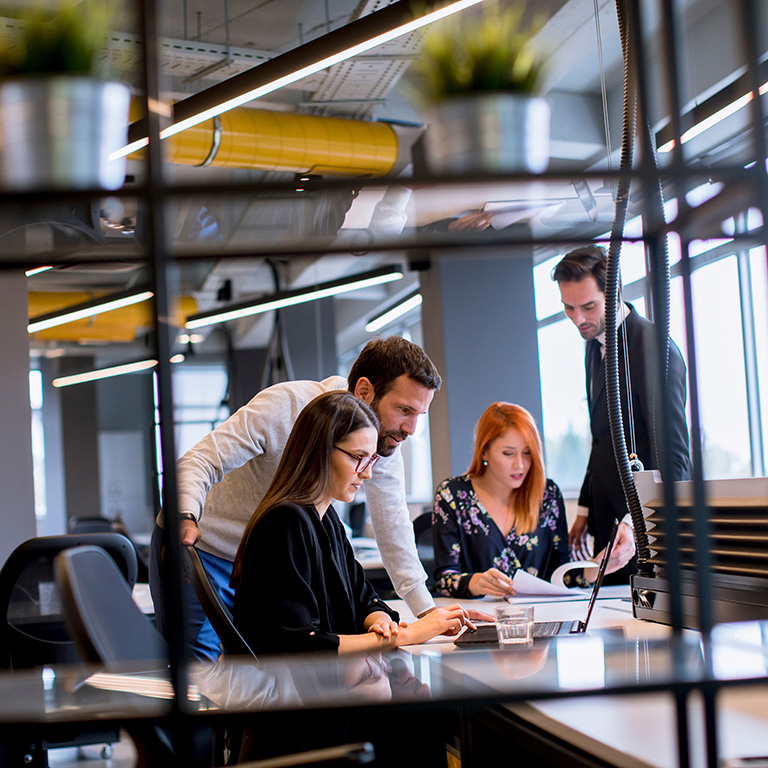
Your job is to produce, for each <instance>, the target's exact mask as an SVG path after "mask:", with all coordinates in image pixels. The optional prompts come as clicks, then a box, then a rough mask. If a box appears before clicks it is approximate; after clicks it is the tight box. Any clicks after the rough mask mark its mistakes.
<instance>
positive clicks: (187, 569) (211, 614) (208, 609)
mask: <svg viewBox="0 0 768 768" xmlns="http://www.w3.org/2000/svg"><path fill="white" fill-rule="evenodd" d="M181 562H182V567H183V569H184V575H185V576H186V577H187V580H188V581H189V583H190V584H191V585H192V588H193V589H194V590H195V595H197V599H198V600H199V601H200V605H201V606H202V607H203V611H204V612H205V615H206V617H207V618H208V621H210V622H211V625H212V626H213V629H214V631H215V632H216V634H217V635H218V636H219V640H220V641H221V649H222V651H223V652H224V653H225V654H226V655H227V656H251V657H253V658H256V654H255V653H254V652H253V651H252V650H251V647H250V646H249V645H248V643H247V642H246V641H245V639H244V638H243V636H242V635H241V634H240V632H238V630H237V627H235V625H234V623H233V621H232V614H231V613H230V611H229V608H227V606H226V605H224V603H223V602H222V600H221V597H220V596H219V593H218V592H217V591H216V589H215V588H214V586H213V584H211V580H210V579H209V578H208V574H207V573H206V570H205V566H204V565H203V561H202V560H201V559H200V553H199V552H198V551H197V550H196V549H195V548H194V547H193V546H186V547H184V549H183V553H182V560H181Z"/></svg>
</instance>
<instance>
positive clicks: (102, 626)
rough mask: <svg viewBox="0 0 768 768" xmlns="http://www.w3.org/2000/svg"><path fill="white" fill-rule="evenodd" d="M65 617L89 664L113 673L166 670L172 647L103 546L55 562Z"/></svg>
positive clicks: (79, 549)
mask: <svg viewBox="0 0 768 768" xmlns="http://www.w3.org/2000/svg"><path fill="white" fill-rule="evenodd" d="M54 569H55V573H56V583H57V585H58V587H59V591H60V593H61V603H62V608H63V609H64V618H65V621H66V624H67V628H68V630H69V632H70V635H71V636H72V637H73V638H74V640H75V642H76V643H77V647H78V648H79V650H80V653H81V655H82V657H83V659H84V660H85V661H90V662H97V663H101V664H103V665H104V666H105V667H106V668H107V669H109V670H119V669H127V668H131V669H134V668H136V667H138V666H141V667H143V668H145V669H162V668H164V667H166V666H167V665H168V646H167V645H166V643H165V640H163V638H162V636H161V635H160V633H159V632H158V631H157V630H156V629H155V627H153V626H152V624H150V622H149V620H148V619H147V617H146V616H144V614H143V613H142V612H141V610H140V609H139V607H138V606H137V605H136V603H135V602H134V601H133V598H132V597H131V589H130V586H129V585H128V583H127V582H126V580H125V579H124V578H123V576H122V574H121V573H120V570H119V569H118V567H117V565H116V564H115V561H114V560H113V559H112V558H111V557H110V556H109V555H108V554H107V552H106V551H105V550H103V549H102V548H101V547H97V546H88V545H86V546H82V547H73V548H72V549H65V550H64V551H62V552H61V553H60V554H59V555H57V557H56V559H55V562H54Z"/></svg>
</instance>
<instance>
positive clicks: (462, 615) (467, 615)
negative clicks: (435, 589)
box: [401, 603, 493, 636]
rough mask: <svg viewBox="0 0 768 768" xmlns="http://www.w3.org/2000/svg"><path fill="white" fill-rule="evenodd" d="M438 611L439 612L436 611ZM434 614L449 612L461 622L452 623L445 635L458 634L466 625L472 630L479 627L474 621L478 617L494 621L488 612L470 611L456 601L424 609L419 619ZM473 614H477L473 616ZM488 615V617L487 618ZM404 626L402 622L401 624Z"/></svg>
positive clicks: (481, 619)
mask: <svg viewBox="0 0 768 768" xmlns="http://www.w3.org/2000/svg"><path fill="white" fill-rule="evenodd" d="M436 611H437V613H435V612H436ZM430 614H433V615H432V618H437V616H438V615H443V614H448V615H450V616H451V618H453V619H458V620H459V624H457V625H452V626H451V627H450V629H448V630H446V631H445V632H443V634H444V635H449V636H453V635H458V634H459V632H461V630H462V629H464V627H469V628H470V629H472V630H475V629H477V627H476V626H475V625H474V624H473V623H472V621H473V620H475V621H477V620H478V617H480V618H479V620H480V621H493V616H488V614H483V613H481V612H480V611H468V610H467V609H466V608H464V607H463V606H461V605H459V604H458V603H454V604H453V605H449V606H448V607H447V608H438V607H437V606H436V605H435V606H432V608H429V609H428V610H426V611H424V612H423V613H420V614H419V619H424V618H427V617H429V616H430ZM471 614H477V615H476V616H472V615H471ZM486 617H487V618H486ZM401 626H402V624H401Z"/></svg>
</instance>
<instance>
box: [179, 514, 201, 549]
mask: <svg viewBox="0 0 768 768" xmlns="http://www.w3.org/2000/svg"><path fill="white" fill-rule="evenodd" d="M179 530H180V531H181V543H182V544H183V545H184V546H190V547H193V546H194V545H195V544H197V542H198V541H200V536H201V535H202V534H201V533H200V529H199V528H198V527H197V523H196V522H195V521H194V520H188V519H187V518H182V519H181V520H179Z"/></svg>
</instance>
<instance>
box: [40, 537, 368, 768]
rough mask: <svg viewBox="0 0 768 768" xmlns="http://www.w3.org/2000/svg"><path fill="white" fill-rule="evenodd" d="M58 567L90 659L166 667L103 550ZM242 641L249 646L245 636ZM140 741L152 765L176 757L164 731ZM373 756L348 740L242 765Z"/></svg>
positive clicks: (73, 556) (145, 733) (64, 559)
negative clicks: (344, 742) (321, 747)
mask: <svg viewBox="0 0 768 768" xmlns="http://www.w3.org/2000/svg"><path fill="white" fill-rule="evenodd" d="M195 554H197V553H196V552H195ZM197 559H198V561H199V557H198V558H197ZM190 560H191V558H190ZM200 567H202V563H200ZM55 571H56V581H57V584H58V586H59V589H60V591H61V600H62V606H63V607H64V610H65V614H64V615H65V617H66V621H67V626H68V627H69V631H70V633H71V634H72V636H73V637H74V638H75V639H76V641H77V644H78V647H79V648H80V651H81V653H82V655H83V658H84V659H85V660H86V661H92V662H97V663H100V664H103V665H104V666H105V667H106V668H107V669H108V670H111V671H121V670H125V669H126V668H132V667H133V668H135V665H136V664H139V663H140V664H143V665H149V667H151V668H154V669H159V668H164V667H165V666H167V663H168V646H167V645H166V643H165V641H164V640H163V638H162V637H161V635H160V633H159V632H158V631H157V630H156V629H155V628H154V627H153V626H152V625H151V624H150V623H149V622H148V621H147V619H146V617H145V616H144V615H143V614H142V613H141V611H140V610H139V608H138V607H137V606H136V604H135V603H134V602H133V599H132V598H131V595H130V590H129V589H128V585H127V584H126V582H125V580H124V579H123V577H122V576H121V574H120V572H119V571H118V569H117V567H116V566H115V563H114V561H113V560H112V559H111V558H110V557H109V556H108V555H107V553H106V552H105V551H104V550H102V549H100V548H99V547H94V546H82V547H74V548H72V549H67V550H65V551H63V552H61V553H60V554H59V555H58V556H57V557H56V560H55ZM233 628H234V627H233ZM241 642H242V643H243V645H244V647H245V648H247V647H248V646H247V645H245V641H242V638H241ZM248 650H249V651H250V649H248ZM134 730H135V729H134ZM139 734H140V735H139ZM137 739H138V740H139V741H141V742H142V743H141V744H137V747H138V748H139V751H140V753H141V754H142V755H143V756H144V757H145V759H146V761H147V763H148V764H150V763H151V764H153V765H154V764H156V761H157V759H158V757H161V756H163V755H164V756H165V757H167V758H171V757H173V747H172V746H171V742H170V741H169V739H168V736H167V734H165V733H164V732H162V731H158V729H155V730H154V731H151V730H149V729H147V728H143V729H141V730H138V731H137ZM147 740H148V741H149V745H148V744H147ZM373 756H374V755H373V751H372V747H371V746H370V745H369V744H347V745H344V746H339V747H333V748H328V749H321V750H313V751H311V752H307V753H305V754H299V755H290V756H286V757H284V758H278V759H276V760H269V761H264V762H262V761H255V762H251V763H243V764H242V765H243V766H244V768H260V766H264V768H266V766H272V767H273V768H277V766H280V765H285V766H290V765H314V764H316V763H318V762H325V761H343V762H354V763H358V764H362V763H366V762H370V760H372V759H373ZM203 759H205V757H204V758H203Z"/></svg>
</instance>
